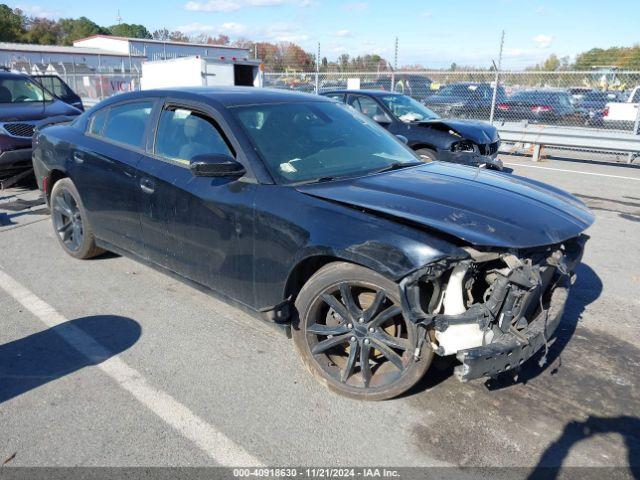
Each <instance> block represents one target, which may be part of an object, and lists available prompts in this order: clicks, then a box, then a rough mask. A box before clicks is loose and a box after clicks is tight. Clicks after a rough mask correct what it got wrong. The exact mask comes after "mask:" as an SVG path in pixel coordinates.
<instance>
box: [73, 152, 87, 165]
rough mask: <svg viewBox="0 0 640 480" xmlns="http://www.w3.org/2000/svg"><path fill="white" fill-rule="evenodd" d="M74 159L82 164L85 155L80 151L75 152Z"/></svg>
mask: <svg viewBox="0 0 640 480" xmlns="http://www.w3.org/2000/svg"><path fill="white" fill-rule="evenodd" d="M73 161H74V162H76V163H77V164H78V165H81V164H83V163H84V157H83V156H82V154H81V153H80V152H73Z"/></svg>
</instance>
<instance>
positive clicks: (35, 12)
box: [16, 5, 60, 18]
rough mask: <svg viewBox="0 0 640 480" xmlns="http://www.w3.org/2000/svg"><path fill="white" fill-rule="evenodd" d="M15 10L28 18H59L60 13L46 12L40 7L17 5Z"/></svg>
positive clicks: (46, 10) (54, 11)
mask: <svg viewBox="0 0 640 480" xmlns="http://www.w3.org/2000/svg"><path fill="white" fill-rule="evenodd" d="M16 8H19V9H20V10H22V12H23V13H24V14H26V15H28V16H30V17H45V18H59V17H60V12H58V11H56V10H48V9H46V8H44V7H41V6H40V5H17V6H16Z"/></svg>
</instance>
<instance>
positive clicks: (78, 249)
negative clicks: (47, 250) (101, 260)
mask: <svg viewBox="0 0 640 480" xmlns="http://www.w3.org/2000/svg"><path fill="white" fill-rule="evenodd" d="M50 204H51V223H52V224H53V230H54V232H55V235H56V238H57V239H58V242H59V243H60V245H61V246H62V249H63V250H64V251H65V252H67V253H68V254H69V255H71V256H72V257H75V258H82V259H86V258H91V257H95V256H96V255H99V254H101V253H103V252H104V250H102V249H101V248H99V247H98V246H96V243H95V237H94V235H93V231H92V229H91V226H90V225H89V221H88V219H87V215H86V212H85V209H84V206H83V205H82V201H81V200H80V194H79V193H78V190H77V189H76V187H75V185H74V184H73V182H72V181H71V179H69V178H62V179H60V180H58V181H57V182H56V183H55V184H54V186H53V189H52V190H51V197H50Z"/></svg>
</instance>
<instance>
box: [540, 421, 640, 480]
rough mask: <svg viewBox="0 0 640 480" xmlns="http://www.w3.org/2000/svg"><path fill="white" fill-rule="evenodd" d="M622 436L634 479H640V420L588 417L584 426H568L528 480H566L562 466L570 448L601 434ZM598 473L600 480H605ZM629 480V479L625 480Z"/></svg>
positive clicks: (542, 456) (571, 423) (570, 424)
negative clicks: (561, 479)
mask: <svg viewBox="0 0 640 480" xmlns="http://www.w3.org/2000/svg"><path fill="white" fill-rule="evenodd" d="M609 433H617V434H619V435H620V436H621V437H622V439H623V440H624V443H625V445H626V447H627V458H628V466H629V470H630V472H631V475H632V478H635V479H640V419H639V418H637V417H632V416H619V417H596V416H589V417H588V418H587V419H586V420H585V421H584V422H579V421H572V422H569V423H567V424H566V425H565V426H564V429H563V430H562V434H561V435H560V436H559V437H558V439H557V440H555V441H554V442H552V443H551V444H550V445H549V446H548V447H547V448H546V449H545V451H544V452H543V453H542V455H540V459H539V461H538V463H537V465H536V466H535V467H534V469H533V471H532V472H531V474H530V475H529V476H528V477H527V478H528V480H543V479H545V480H546V479H554V478H558V477H559V476H563V475H562V472H561V469H562V462H563V461H564V459H565V458H566V457H567V455H568V454H569V452H570V450H571V448H572V447H573V446H574V445H575V444H577V443H579V442H582V441H583V440H587V439H589V438H590V437H594V436H596V435H601V434H609ZM601 474H602V475H604V472H602V473H598V474H597V476H598V478H602V477H601ZM625 478H627V477H625Z"/></svg>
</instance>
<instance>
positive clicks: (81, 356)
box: [0, 315, 142, 404]
mask: <svg viewBox="0 0 640 480" xmlns="http://www.w3.org/2000/svg"><path fill="white" fill-rule="evenodd" d="M141 331H142V329H141V327H140V324H139V323H138V322H136V321H135V320H132V319H130V318H126V317H119V316H116V315H95V316H90V317H82V318H77V319H75V320H69V321H67V322H64V323H61V324H59V325H56V326H55V327H51V328H48V329H46V330H43V331H41V332H37V333H34V334H31V335H29V336H27V337H24V338H21V339H18V340H14V341H11V342H9V343H5V344H3V345H0V404H1V403H2V402H5V401H7V400H9V399H11V398H14V397H17V396H18V395H21V394H23V393H25V392H28V391H29V390H33V389H34V388H38V387H40V386H42V385H44V384H46V383H49V382H52V381H55V380H57V379H59V378H61V377H64V376H65V375H68V374H70V373H73V372H76V371H78V370H80V369H82V368H84V367H88V366H92V365H97V364H99V363H102V362H104V361H105V360H107V359H109V358H111V357H112V356H114V355H117V354H118V353H120V352H122V351H124V350H126V349H128V348H129V347H131V346H132V345H133V344H135V343H136V342H137V341H138V339H139V338H140V334H141Z"/></svg>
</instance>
